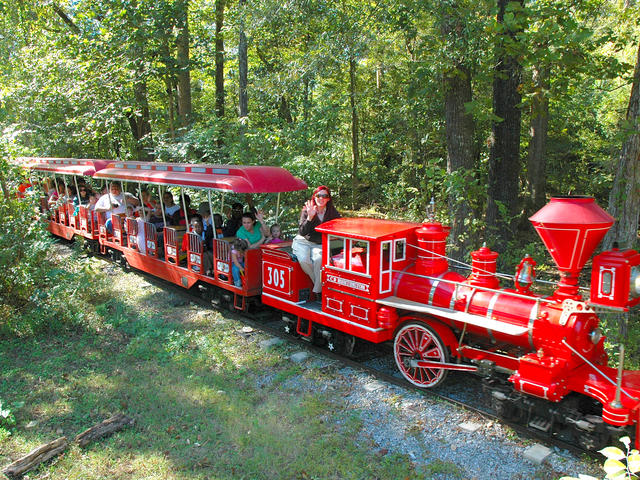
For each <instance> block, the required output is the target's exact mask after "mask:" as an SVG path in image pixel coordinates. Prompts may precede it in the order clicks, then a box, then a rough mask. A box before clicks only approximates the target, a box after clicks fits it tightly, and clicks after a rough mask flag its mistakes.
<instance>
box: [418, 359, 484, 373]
mask: <svg viewBox="0 0 640 480" xmlns="http://www.w3.org/2000/svg"><path fill="white" fill-rule="evenodd" d="M409 366H411V367H413V368H433V369H438V370H458V371H461V372H476V371H478V367H477V366H475V365H465V364H462V363H443V362H432V361H429V360H411V361H410V362H409Z"/></svg>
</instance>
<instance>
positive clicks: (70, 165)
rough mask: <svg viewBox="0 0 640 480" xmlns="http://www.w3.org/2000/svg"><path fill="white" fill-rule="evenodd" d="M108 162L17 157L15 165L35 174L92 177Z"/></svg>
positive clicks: (85, 159) (83, 159)
mask: <svg viewBox="0 0 640 480" xmlns="http://www.w3.org/2000/svg"><path fill="white" fill-rule="evenodd" d="M109 162H110V160H96V159H87V158H82V159H79V158H39V157H19V158H17V159H16V163H18V164H19V165H22V166H24V167H25V168H28V169H30V170H35V171H37V172H48V173H57V174H60V175H86V176H89V177H91V176H93V175H94V174H95V173H96V172H97V171H98V170H101V169H103V168H104V167H106V166H107V165H108V164H109Z"/></svg>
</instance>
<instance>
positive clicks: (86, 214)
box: [78, 205, 93, 235]
mask: <svg viewBox="0 0 640 480" xmlns="http://www.w3.org/2000/svg"><path fill="white" fill-rule="evenodd" d="M91 217H92V215H91V211H90V210H89V209H88V208H87V207H85V206H84V205H81V206H80V208H78V218H80V232H81V233H84V234H86V235H91V234H92V233H93V225H91V224H90V218H91Z"/></svg>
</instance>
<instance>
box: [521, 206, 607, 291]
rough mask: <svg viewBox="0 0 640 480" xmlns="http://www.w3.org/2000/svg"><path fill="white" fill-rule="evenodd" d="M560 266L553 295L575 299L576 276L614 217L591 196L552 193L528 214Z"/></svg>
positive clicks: (576, 289)
mask: <svg viewBox="0 0 640 480" xmlns="http://www.w3.org/2000/svg"><path fill="white" fill-rule="evenodd" d="M529 220H530V221H531V223H532V224H533V227H534V228H535V229H536V231H537V232H538V235H540V238H541V239H542V241H543V242H544V244H545V246H546V247H547V250H549V253H550V254H551V256H552V257H553V260H554V262H555V263H556V265H557V266H558V270H560V277H561V278H560V282H559V283H558V290H557V291H556V293H555V296H556V297H557V298H559V299H565V298H574V299H579V298H580V294H579V293H578V276H579V274H580V271H581V270H582V268H583V267H584V264H585V263H586V262H587V260H588V259H589V258H590V257H591V255H592V253H593V251H594V250H595V249H596V247H597V246H598V244H599V243H600V241H601V240H602V239H603V238H604V236H605V235H606V234H607V231H608V230H609V229H610V228H611V226H612V225H613V222H614V218H613V217H612V216H611V215H609V214H608V213H607V212H605V211H604V210H603V209H602V208H600V207H599V206H598V205H597V204H596V202H595V200H594V198H593V197H586V196H560V197H553V198H551V200H550V201H549V203H548V204H547V205H545V206H544V207H542V208H541V209H540V210H538V212H536V213H535V214H534V215H533V216H532V217H530V218H529Z"/></svg>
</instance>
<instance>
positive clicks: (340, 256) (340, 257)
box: [328, 235, 345, 269]
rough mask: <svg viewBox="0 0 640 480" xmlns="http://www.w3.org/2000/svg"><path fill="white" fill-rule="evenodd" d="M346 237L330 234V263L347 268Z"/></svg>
mask: <svg viewBox="0 0 640 480" xmlns="http://www.w3.org/2000/svg"><path fill="white" fill-rule="evenodd" d="M344 248H345V239H344V238H342V237H335V236H333V235H329V250H330V252H329V263H328V264H329V265H332V266H334V267H338V268H342V269H344V268H345V263H344Z"/></svg>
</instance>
